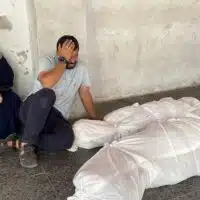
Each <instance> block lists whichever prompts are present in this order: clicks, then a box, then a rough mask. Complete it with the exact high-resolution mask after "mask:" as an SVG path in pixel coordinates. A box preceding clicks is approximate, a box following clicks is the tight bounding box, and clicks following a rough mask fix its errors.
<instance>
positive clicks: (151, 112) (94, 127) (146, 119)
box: [73, 98, 193, 149]
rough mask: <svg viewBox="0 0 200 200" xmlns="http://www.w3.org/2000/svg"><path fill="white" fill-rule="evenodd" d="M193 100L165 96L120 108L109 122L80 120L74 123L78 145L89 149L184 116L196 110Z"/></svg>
mask: <svg viewBox="0 0 200 200" xmlns="http://www.w3.org/2000/svg"><path fill="white" fill-rule="evenodd" d="M188 101H189V100H188ZM190 101H191V102H192V101H193V99H192V100H190ZM190 101H189V103H188V102H187V101H186V102H185V101H183V100H182V101H178V100H174V99H172V98H163V99H161V100H160V101H153V102H149V103H145V104H143V105H141V106H139V104H137V103H136V104H133V105H132V106H127V107H124V108H120V109H118V110H116V111H113V112H111V113H109V114H108V115H106V116H105V118H104V120H105V121H93V120H80V121H78V122H76V123H75V124H74V125H73V130H74V133H75V143H74V145H75V146H77V147H81V148H85V149H91V148H95V147H100V146H103V145H104V144H105V143H110V142H111V141H113V140H117V139H119V138H123V137H125V136H129V135H133V134H134V133H136V132H138V131H139V130H142V129H144V128H145V127H146V126H147V125H148V124H149V123H151V122H154V121H165V120H167V119H169V118H177V117H184V116H186V115H187V113H189V112H190V110H192V109H193V107H192V105H190V103H191V102H190ZM191 104H192V103H191Z"/></svg>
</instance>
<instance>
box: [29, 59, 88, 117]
mask: <svg viewBox="0 0 200 200" xmlns="http://www.w3.org/2000/svg"><path fill="white" fill-rule="evenodd" d="M57 63H58V57H57V56H55V57H50V56H48V57H44V58H42V59H41V60H40V61H39V71H38V73H37V74H39V73H40V72H42V71H48V70H51V69H52V68H53V67H54V66H55V65H56V64H57ZM80 86H90V79H89V75H88V71H87V68H86V67H85V66H84V65H83V64H82V63H80V62H78V63H77V65H76V67H75V68H74V69H70V70H65V72H64V74H63V75H62V77H61V79H60V80H59V81H58V83H57V84H56V85H54V87H53V88H52V89H53V90H54V92H55V94H56V102H55V105H54V107H55V108H56V109H58V110H59V111H60V112H61V113H62V115H63V117H64V118H66V119H68V118H69V114H70V111H71V108H72V104H73V102H74V100H75V97H76V94H77V92H78V89H79V88H80ZM42 88H43V86H42V84H41V83H40V81H38V80H36V81H35V84H34V88H33V91H32V93H35V92H37V91H38V90H40V89H42Z"/></svg>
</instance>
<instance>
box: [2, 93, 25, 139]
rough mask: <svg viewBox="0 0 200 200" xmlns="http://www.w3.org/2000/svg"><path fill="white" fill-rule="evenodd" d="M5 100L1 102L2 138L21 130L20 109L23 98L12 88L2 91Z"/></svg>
mask: <svg viewBox="0 0 200 200" xmlns="http://www.w3.org/2000/svg"><path fill="white" fill-rule="evenodd" d="M1 95H2V96H3V102H2V103H0V139H5V138H6V137H7V136H8V135H10V134H13V133H17V134H18V133H19V132H20V120H19V109H20V105H21V100H20V98H19V97H18V96H17V94H15V93H14V92H13V91H12V90H9V91H4V92H1Z"/></svg>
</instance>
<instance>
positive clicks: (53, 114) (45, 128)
mask: <svg viewBox="0 0 200 200" xmlns="http://www.w3.org/2000/svg"><path fill="white" fill-rule="evenodd" d="M55 100H56V96H55V93H54V91H53V90H51V89H47V88H43V89H41V90H40V91H38V92H36V93H35V94H32V95H31V96H29V97H28V98H27V99H26V100H25V102H24V103H22V106H21V109H20V119H21V121H22V123H23V134H22V141H23V142H27V143H28V144H30V145H33V146H36V147H38V148H39V149H40V150H45V151H50V152H56V151H60V150H64V149H68V148H70V147H71V146H72V144H73V141H74V133H73V130H72V126H71V124H70V123H69V121H67V120H66V119H64V117H63V116H62V114H61V113H60V112H59V111H58V110H57V109H56V108H54V107H53V106H54V103H55Z"/></svg>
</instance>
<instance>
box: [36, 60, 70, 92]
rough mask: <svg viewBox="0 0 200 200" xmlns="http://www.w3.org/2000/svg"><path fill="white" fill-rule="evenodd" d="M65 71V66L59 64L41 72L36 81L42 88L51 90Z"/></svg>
mask: <svg viewBox="0 0 200 200" xmlns="http://www.w3.org/2000/svg"><path fill="white" fill-rule="evenodd" d="M65 69H66V64H62V63H59V64H57V65H56V66H55V67H54V68H53V69H52V70H49V71H46V72H45V71H42V72H40V73H39V75H38V80H39V81H40V82H41V84H42V85H43V87H45V88H52V87H53V86H54V85H55V84H56V83H57V82H58V81H59V80H60V78H61V76H62V75H63V73H64V71H65Z"/></svg>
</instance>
